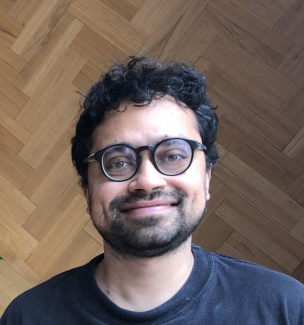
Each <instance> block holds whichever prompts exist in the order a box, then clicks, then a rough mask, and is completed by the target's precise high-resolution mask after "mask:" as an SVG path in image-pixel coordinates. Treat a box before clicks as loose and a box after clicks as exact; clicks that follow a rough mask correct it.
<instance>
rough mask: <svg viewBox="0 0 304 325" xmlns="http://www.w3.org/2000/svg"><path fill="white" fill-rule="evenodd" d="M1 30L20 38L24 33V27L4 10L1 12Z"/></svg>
mask: <svg viewBox="0 0 304 325" xmlns="http://www.w3.org/2000/svg"><path fill="white" fill-rule="evenodd" d="M0 29H1V30H2V31H3V32H4V33H7V34H9V35H11V36H14V37H18V36H19V35H20V34H21V32H22V31H23V27H22V26H21V25H20V24H18V23H17V22H16V21H15V20H14V19H12V18H11V17H10V16H9V15H8V14H6V13H5V12H4V11H2V10H0Z"/></svg>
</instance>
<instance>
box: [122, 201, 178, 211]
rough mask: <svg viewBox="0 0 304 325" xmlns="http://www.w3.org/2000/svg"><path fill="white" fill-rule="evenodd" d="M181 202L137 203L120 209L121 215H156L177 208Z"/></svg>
mask: <svg viewBox="0 0 304 325" xmlns="http://www.w3.org/2000/svg"><path fill="white" fill-rule="evenodd" d="M179 204H180V202H172V203H170V202H153V201H151V202H145V201H144V202H137V203H134V204H130V205H129V206H128V205H126V206H123V207H122V208H120V209H119V211H120V212H121V213H135V214H141V213H142V214H146V213H156V212H161V211H165V210H169V209H171V208H173V207H177V206H178V205H179Z"/></svg>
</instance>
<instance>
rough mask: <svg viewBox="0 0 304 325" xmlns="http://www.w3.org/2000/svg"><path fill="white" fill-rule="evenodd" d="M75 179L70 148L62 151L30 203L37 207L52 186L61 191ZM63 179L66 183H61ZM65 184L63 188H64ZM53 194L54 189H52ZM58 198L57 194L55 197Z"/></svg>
mask: <svg viewBox="0 0 304 325" xmlns="http://www.w3.org/2000/svg"><path fill="white" fill-rule="evenodd" d="M75 177H76V171H75V170H74V168H73V166H72V163H71V148H70V146H69V147H67V149H66V150H65V151H64V153H63V154H62V156H61V157H60V158H59V159H58V160H57V162H56V164H55V165H54V167H53V168H52V169H51V170H50V172H49V173H48V174H47V176H46V177H45V178H44V179H43V181H42V182H41V183H40V184H39V186H38V187H37V188H36V190H35V191H34V192H33V194H32V195H31V201H32V202H34V203H35V204H37V205H39V204H40V203H41V202H42V200H43V198H44V197H45V196H47V195H48V193H49V191H50V190H52V187H53V186H56V185H57V187H58V191H60V192H61V191H63V190H64V189H65V187H67V186H68V184H70V182H71V181H72V180H73V179H74V178H75ZM63 179H65V181H66V183H65V182H64V181H63ZM59 184H61V186H63V187H60V186H59ZM64 184H65V186H64ZM53 192H54V189H53ZM56 196H58V193H57V195H56ZM58 197H59V196H58Z"/></svg>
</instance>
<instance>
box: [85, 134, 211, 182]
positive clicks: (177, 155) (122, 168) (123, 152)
mask: <svg viewBox="0 0 304 325" xmlns="http://www.w3.org/2000/svg"><path fill="white" fill-rule="evenodd" d="M197 149H202V150H203V151H206V150H207V148H206V146H204V145H203V144H201V143H199V142H198V141H194V140H188V139H181V138H172V139H166V140H163V141H161V142H159V143H157V144H156V145H155V146H142V147H139V148H136V147H133V146H130V145H126V144H114V145H112V146H109V147H107V148H104V149H102V150H100V151H97V152H96V153H93V154H91V155H90V156H88V157H87V158H86V159H85V160H84V163H89V162H92V161H95V160H97V161H98V162H99V164H100V168H101V170H102V171H103V173H104V175H105V176H106V177H107V178H109V179H110V180H112V181H115V182H123V181H127V180H128V179H130V178H132V177H133V176H134V175H135V174H136V172H137V171H138V169H139V167H140V164H141V152H142V151H144V150H150V151H151V152H152V163H153V165H154V167H155V168H156V169H157V170H158V171H159V172H160V173H161V174H163V175H167V176H176V175H179V174H181V173H183V172H185V171H186V170H187V169H188V168H189V167H190V165H191V163H192V160H193V154H194V151H195V150H197Z"/></svg>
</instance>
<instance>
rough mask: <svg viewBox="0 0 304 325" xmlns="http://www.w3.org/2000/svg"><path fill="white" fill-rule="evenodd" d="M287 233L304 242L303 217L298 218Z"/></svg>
mask: <svg viewBox="0 0 304 325" xmlns="http://www.w3.org/2000/svg"><path fill="white" fill-rule="evenodd" d="M289 234H290V235H291V236H293V237H294V238H295V239H296V240H298V241H299V242H300V243H302V244H304V217H303V218H302V219H300V220H299V221H298V223H297V224H296V225H294V227H293V228H291V229H290V231H289Z"/></svg>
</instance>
